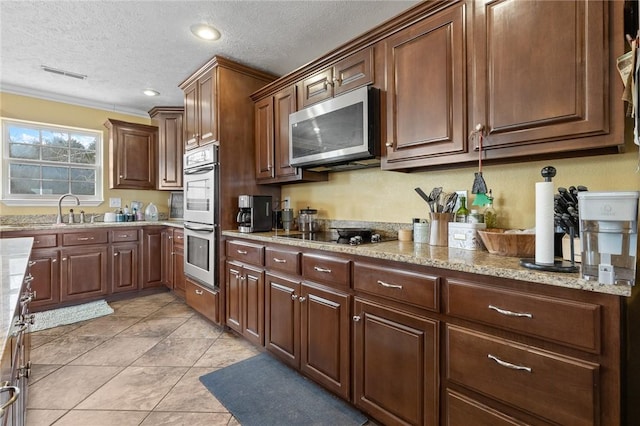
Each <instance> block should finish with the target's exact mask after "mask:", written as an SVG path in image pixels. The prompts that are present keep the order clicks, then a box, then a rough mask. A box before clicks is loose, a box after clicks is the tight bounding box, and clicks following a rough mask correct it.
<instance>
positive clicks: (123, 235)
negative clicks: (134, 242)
mask: <svg viewBox="0 0 640 426" xmlns="http://www.w3.org/2000/svg"><path fill="white" fill-rule="evenodd" d="M118 237H119V238H127V237H128V235H127V234H122V235H118Z"/></svg>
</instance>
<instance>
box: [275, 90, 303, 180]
mask: <svg viewBox="0 0 640 426" xmlns="http://www.w3.org/2000/svg"><path fill="white" fill-rule="evenodd" d="M295 111H296V88H295V86H291V87H288V88H286V89H283V90H281V91H280V92H278V93H276V94H275V95H274V96H273V123H274V135H273V139H274V140H273V143H274V148H275V159H276V162H275V166H276V170H275V175H276V178H278V179H282V178H286V177H290V176H295V175H296V173H297V170H298V169H297V168H296V167H292V166H291V164H290V161H291V160H290V159H289V114H291V113H292V112H295Z"/></svg>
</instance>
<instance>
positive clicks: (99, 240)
mask: <svg viewBox="0 0 640 426" xmlns="http://www.w3.org/2000/svg"><path fill="white" fill-rule="evenodd" d="M108 241H109V238H108V231H89V232H72V233H68V234H62V245H63V246H81V245H85V244H106V243H107V242H108Z"/></svg>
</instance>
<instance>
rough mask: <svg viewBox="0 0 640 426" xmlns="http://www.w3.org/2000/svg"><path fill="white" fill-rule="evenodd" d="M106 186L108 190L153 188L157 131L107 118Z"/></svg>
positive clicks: (154, 185)
mask: <svg viewBox="0 0 640 426" xmlns="http://www.w3.org/2000/svg"><path fill="white" fill-rule="evenodd" d="M104 125H105V126H106V127H107V129H109V169H110V170H109V187H110V188H111V189H155V188H156V161H157V154H156V144H157V138H158V128H157V127H155V126H147V125H144V124H136V123H127V122H124V121H119V120H113V119H108V120H107V121H106V122H105V123H104Z"/></svg>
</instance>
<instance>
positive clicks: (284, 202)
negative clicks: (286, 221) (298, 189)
mask: <svg viewBox="0 0 640 426" xmlns="http://www.w3.org/2000/svg"><path fill="white" fill-rule="evenodd" d="M280 207H281V208H283V209H290V208H291V197H284V198H283V199H282V206H280Z"/></svg>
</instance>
